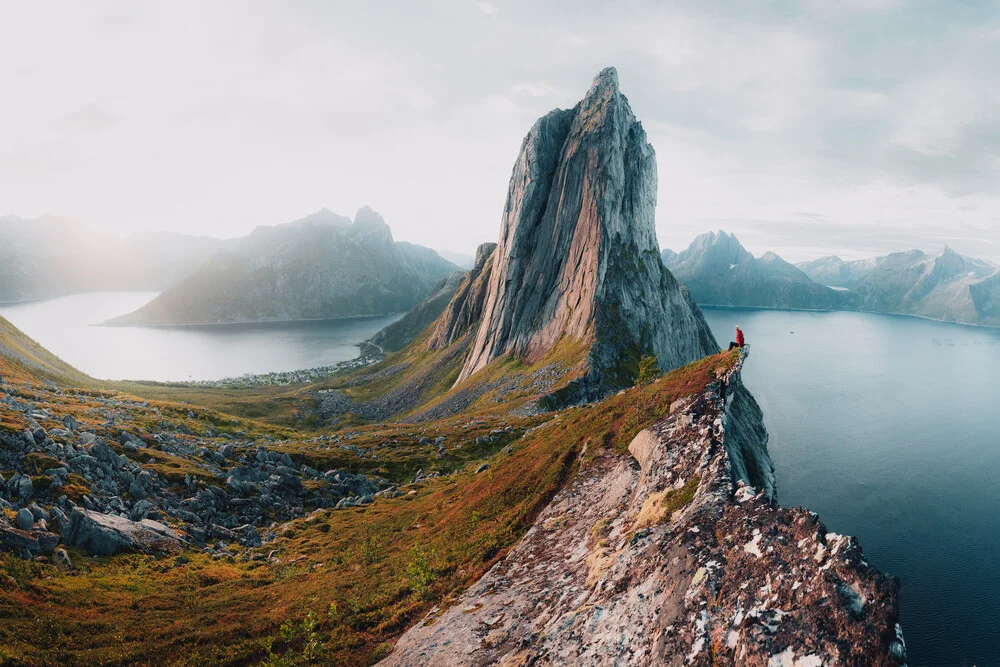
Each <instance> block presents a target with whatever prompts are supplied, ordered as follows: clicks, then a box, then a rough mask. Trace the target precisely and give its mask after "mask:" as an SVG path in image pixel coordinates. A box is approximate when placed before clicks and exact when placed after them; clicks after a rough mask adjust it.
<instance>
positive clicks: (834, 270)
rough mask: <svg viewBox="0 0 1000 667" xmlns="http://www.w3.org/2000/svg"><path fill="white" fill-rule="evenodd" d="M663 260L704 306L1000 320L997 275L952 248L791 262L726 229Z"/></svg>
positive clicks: (991, 267)
mask: <svg viewBox="0 0 1000 667" xmlns="http://www.w3.org/2000/svg"><path fill="white" fill-rule="evenodd" d="M661 257H662V259H663V263H664V264H665V265H666V266H667V268H669V269H670V270H671V271H672V272H673V273H674V275H675V276H676V277H677V279H678V280H679V281H681V282H682V283H683V284H684V285H686V286H687V288H688V289H689V290H690V292H691V295H692V297H693V298H694V299H695V301H697V302H698V303H700V304H702V305H723V306H746V307H767V308H803V309H812V310H837V309H848V310H862V311H871V312H880V313H895V314H900V315H916V316H920V317H929V318H932V319H937V320H945V321H949V322H961V323H966V324H984V325H992V326H1000V274H998V267H997V266H996V265H994V264H992V263H990V262H987V261H984V260H978V259H972V258H969V257H964V256H962V255H959V254H958V253H956V252H955V251H954V250H952V249H951V248H945V249H944V250H943V251H942V252H940V253H938V254H935V255H930V254H927V253H925V252H923V251H920V250H909V251H906V252H897V253H892V254H889V255H886V256H884V257H876V258H872V259H863V260H856V261H844V260H842V259H840V258H839V257H834V256H830V257H823V258H821V259H817V260H812V261H809V262H801V263H799V264H797V265H792V264H790V263H788V262H786V261H785V260H783V259H781V257H779V256H778V255H776V254H775V253H773V252H768V253H765V254H763V255H761V256H760V257H754V256H753V255H752V254H751V253H750V252H748V251H747V250H746V249H745V248H744V247H743V246H742V245H741V244H740V242H739V241H738V240H737V238H736V236H734V235H732V234H727V233H725V232H723V231H719V232H710V233H708V234H703V235H701V236H699V237H698V238H696V239H695V240H694V242H693V243H692V244H691V245H690V247H688V249H687V250H684V251H683V252H681V253H679V254H678V253H675V252H673V251H671V250H664V251H663V252H662V255H661Z"/></svg>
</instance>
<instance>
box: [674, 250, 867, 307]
mask: <svg viewBox="0 0 1000 667" xmlns="http://www.w3.org/2000/svg"><path fill="white" fill-rule="evenodd" d="M661 257H662V259H663V263H664V264H666V266H667V268H668V269H670V270H671V271H672V272H673V274H674V276H675V277H676V278H677V280H679V281H680V282H681V283H683V284H684V285H686V286H687V288H688V290H690V291H691V296H692V297H693V298H694V300H695V301H696V302H698V303H699V304H702V305H725V306H755V307H764V308H808V309H822V310H830V309H835V308H843V307H845V306H846V305H847V303H846V300H845V296H844V294H843V293H841V292H838V291H836V290H833V289H830V288H829V287H826V286H824V285H819V284H817V283H816V282H814V281H813V280H812V279H811V278H810V277H809V276H807V275H806V274H805V273H803V272H802V271H801V270H799V269H798V268H796V267H794V266H792V265H791V264H789V263H788V262H786V261H785V260H783V259H781V258H780V257H778V256H777V255H776V254H774V253H773V252H769V253H766V254H764V255H762V256H761V257H759V258H757V257H754V256H753V255H752V254H750V252H749V251H747V250H746V249H745V248H744V247H743V246H742V245H740V242H739V241H738V240H737V239H736V237H735V236H733V235H730V234H726V233H725V232H722V231H720V232H718V233H716V232H710V233H708V234H703V235H701V236H699V237H698V238H696V239H695V240H694V242H693V243H692V244H691V245H690V247H688V249H687V250H685V251H683V252H681V253H680V254H675V253H673V252H670V251H663V253H662V255H661Z"/></svg>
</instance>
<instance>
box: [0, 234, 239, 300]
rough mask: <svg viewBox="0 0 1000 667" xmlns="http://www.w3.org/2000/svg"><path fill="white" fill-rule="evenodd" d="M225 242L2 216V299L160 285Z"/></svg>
mask: <svg viewBox="0 0 1000 667" xmlns="http://www.w3.org/2000/svg"><path fill="white" fill-rule="evenodd" d="M223 243H224V242H223V241H220V240H218V239H212V238H208V237H205V236H187V235H184V234H174V233H170V232H159V233H141V234H133V235H131V236H128V237H126V238H124V239H121V238H117V237H115V236H112V235H110V234H105V233H102V232H101V231H100V230H98V229H95V228H93V227H90V226H87V225H84V224H82V223H79V222H76V221H74V220H71V219H69V218H61V217H57V216H53V215H45V216H41V217H39V218H33V219H25V218H19V217H17V216H13V215H8V216H4V217H0V303H10V302H20V301H32V300H36V299H48V298H53V297H58V296H65V295H67V294H78V293H81V292H92V291H113V290H162V289H164V288H166V287H167V286H168V285H170V284H172V283H173V282H175V281H177V280H179V279H180V278H181V277H183V276H185V275H187V274H189V273H191V272H192V271H194V270H195V269H196V268H197V267H198V266H199V265H200V264H202V263H203V262H204V261H205V260H207V259H208V258H209V256H211V255H212V253H214V252H216V251H217V250H219V249H220V248H221V247H222V245H223Z"/></svg>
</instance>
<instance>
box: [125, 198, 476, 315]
mask: <svg viewBox="0 0 1000 667" xmlns="http://www.w3.org/2000/svg"><path fill="white" fill-rule="evenodd" d="M228 247H229V250H227V251H226V252H224V253H219V254H216V255H214V256H213V257H212V258H211V259H210V260H209V261H208V262H206V263H205V264H204V265H202V267H201V268H200V269H199V270H198V271H196V272H195V273H194V274H192V275H191V276H189V277H188V278H186V279H185V280H183V281H181V282H180V283H179V284H177V285H175V286H174V287H172V288H170V289H168V290H167V291H165V292H163V293H162V294H160V295H159V296H158V297H156V298H155V299H153V301H151V302H150V303H148V304H146V305H145V306H143V307H142V308H140V309H139V310H137V311H135V312H133V313H129V314H127V315H123V316H121V317H118V318H115V319H114V320H111V321H110V322H109V323H110V324H116V325H175V324H216V323H224V322H261V321H276V320H299V319H323V318H335V317H352V316H360V315H378V314H384V313H392V312H401V311H407V310H409V309H411V308H413V307H414V306H415V305H417V303H419V302H420V301H421V300H422V299H423V298H424V297H426V296H427V295H428V294H429V293H430V292H431V290H432V289H433V288H434V287H435V285H436V284H437V282H438V281H439V280H441V278H443V277H444V276H445V275H447V274H448V273H450V272H452V271H455V270H456V269H457V268H458V267H456V266H454V265H453V264H451V263H450V262H447V261H445V260H443V259H441V257H440V256H438V254H437V253H435V252H434V251H433V250H430V249H428V248H422V247H420V246H414V245H411V244H409V243H395V242H394V241H393V238H392V231H391V230H390V229H389V226H388V225H387V224H386V223H385V221H384V220H383V219H382V216H380V215H379V214H378V213H376V212H375V211H373V210H371V209H370V208H368V207H365V208H362V209H361V210H359V211H358V213H357V215H356V216H355V220H354V222H353V223H352V224H351V223H349V221H348V220H347V219H346V218H343V217H342V216H337V215H335V214H333V213H330V212H329V211H325V212H324V211H320V212H319V213H316V214H313V215H311V216H308V217H306V218H303V219H301V220H297V221H295V222H291V223H288V224H285V225H278V226H274V227H258V228H257V229H255V230H254V231H253V232H252V233H251V234H250V235H248V236H246V237H244V238H243V239H239V241H238V242H236V243H235V244H233V245H231V246H228Z"/></svg>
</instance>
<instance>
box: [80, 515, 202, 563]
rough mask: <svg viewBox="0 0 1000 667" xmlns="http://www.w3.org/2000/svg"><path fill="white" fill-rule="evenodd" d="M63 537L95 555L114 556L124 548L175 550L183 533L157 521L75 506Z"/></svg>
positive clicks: (148, 550)
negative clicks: (138, 519)
mask: <svg viewBox="0 0 1000 667" xmlns="http://www.w3.org/2000/svg"><path fill="white" fill-rule="evenodd" d="M64 539H65V541H66V543H67V544H69V545H70V546H74V547H79V548H80V549H83V550H84V551H86V552H87V553H91V554H95V555H98V556H114V555H115V554H118V553H122V552H127V551H143V552H151V553H169V552H171V551H178V550H179V549H180V548H181V544H182V542H183V536H182V535H181V534H180V533H178V532H177V531H175V530H173V529H171V528H170V527H168V526H167V525H165V524H162V523H160V522H159V521H153V520H152V519H143V520H141V521H132V520H130V519H126V518H124V517H120V516H115V515H113V514H101V513H100V512H94V511H92V510H87V509H80V508H74V509H73V511H72V512H71V513H70V515H69V528H68V529H67V531H66V535H65V536H64Z"/></svg>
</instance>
